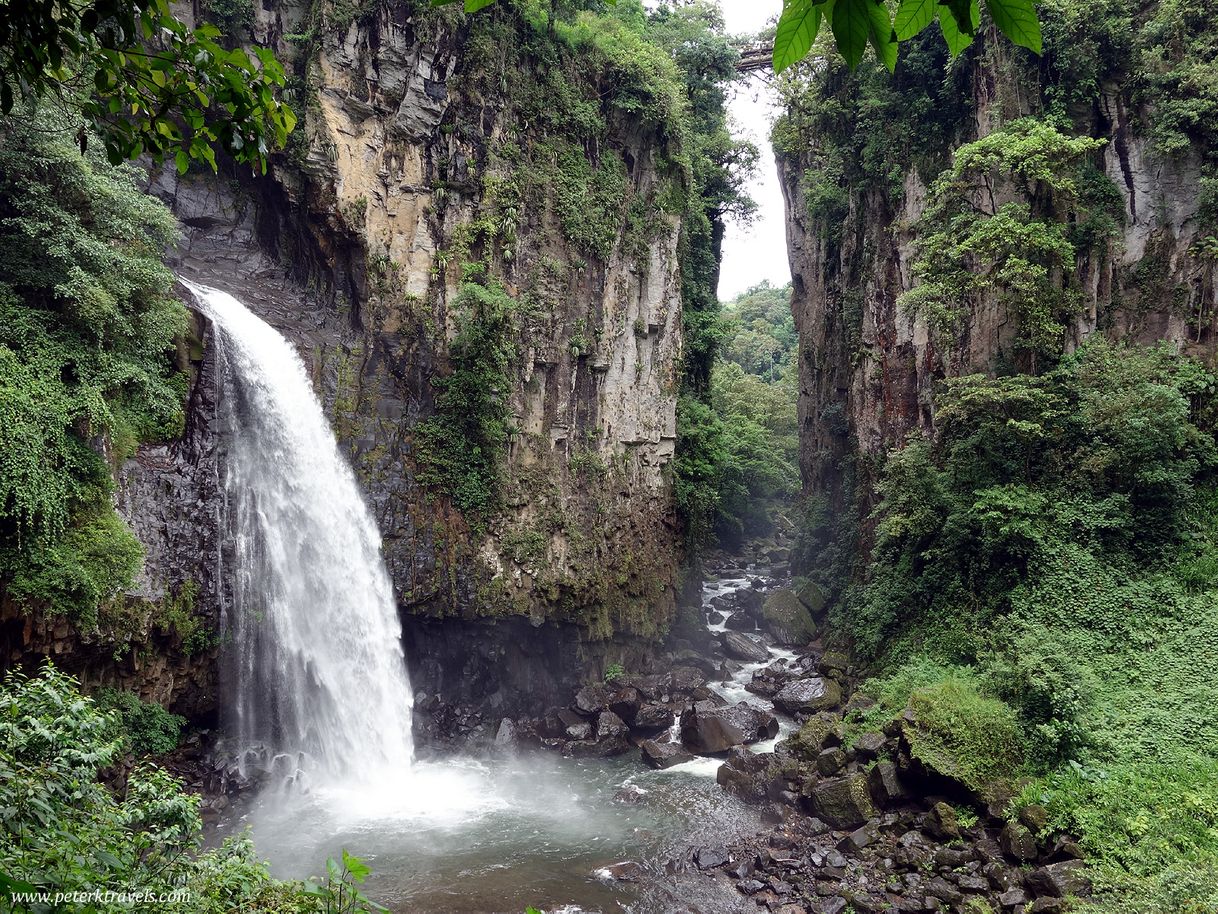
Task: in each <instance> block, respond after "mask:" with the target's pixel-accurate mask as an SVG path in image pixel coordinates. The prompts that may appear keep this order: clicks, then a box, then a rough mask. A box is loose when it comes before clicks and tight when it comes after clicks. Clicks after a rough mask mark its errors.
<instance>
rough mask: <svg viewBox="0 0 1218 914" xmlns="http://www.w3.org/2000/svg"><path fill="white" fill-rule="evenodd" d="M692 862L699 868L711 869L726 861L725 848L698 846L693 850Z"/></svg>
mask: <svg viewBox="0 0 1218 914" xmlns="http://www.w3.org/2000/svg"><path fill="white" fill-rule="evenodd" d="M694 862H695V863H696V864H698V869H700V870H711V869H714V868H715V867H717V866H723V865H724V864H726V863H727V862H728V856H727V849H726V848H722V847H700V848H698V849H697V850H696V851H694Z"/></svg>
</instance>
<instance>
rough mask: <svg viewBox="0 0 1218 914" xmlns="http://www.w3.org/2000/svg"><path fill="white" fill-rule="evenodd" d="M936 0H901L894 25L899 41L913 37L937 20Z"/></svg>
mask: <svg viewBox="0 0 1218 914" xmlns="http://www.w3.org/2000/svg"><path fill="white" fill-rule="evenodd" d="M937 6H938V4H937V2H936V0H901V5H900V6H899V7H897V15H896V18H895V19H894V20H893V23H892V27H893V30H894V31H895V32H896V33H897V40H898V41H905V40H907V39H909V38H913V36H914V35H916V34H918V32H920V31H922V30H923V29H924V28H926V27H927V26H928V25H930V24H931V23H932V22H934V21H935V10H936V8H937Z"/></svg>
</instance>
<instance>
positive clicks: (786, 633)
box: [761, 587, 816, 646]
mask: <svg viewBox="0 0 1218 914" xmlns="http://www.w3.org/2000/svg"><path fill="white" fill-rule="evenodd" d="M761 617H762V623H763V625H764V626H765V628H766V630H767V631H769V633H770V634H771V635H773V636H774V639H775V640H776V641H777V642H778V643H779V644H786V645H792V646H795V645H803V644H807V643H808V642H809V641H811V640H812V639H813V638H815V637H816V623H815V622H813V621H812V614H811V613H809V612H808V608H807V607H806V606H804V605H803V603H801V602H800V601H799V597H797V596H796V595H795V591H793V590H790V589H788V588H785V587H784V588H782V589H780V590H776V591H774V592H773V593H772V594H770V595H769V596H768V597H766V599H765V603H764V604H762V607H761Z"/></svg>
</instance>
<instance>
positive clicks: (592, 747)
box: [563, 734, 631, 758]
mask: <svg viewBox="0 0 1218 914" xmlns="http://www.w3.org/2000/svg"><path fill="white" fill-rule="evenodd" d="M630 748H631V747H630V741H629V740H628V739H626V737H625V735H623V734H613V735H610V736H606V737H603V738H601V739H585V740H575V741H573V742H569V743H567V744H566V745H565V746H563V754H564V755H568V756H570V757H572V758H608V757H610V756H612V755H622V754H624V753H626V752H629V751H630Z"/></svg>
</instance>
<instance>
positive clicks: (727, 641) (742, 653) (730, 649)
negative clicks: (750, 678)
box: [719, 632, 770, 663]
mask: <svg viewBox="0 0 1218 914" xmlns="http://www.w3.org/2000/svg"><path fill="white" fill-rule="evenodd" d="M719 640H720V642H721V643H722V644H723V652H724V653H725V654H727V655H728V656H729V657H732V658H734V659H736V660H743V661H744V662H746V663H762V662H764V661H765V660H767V659H769V656H770V652H769V651H768V650H766V649H765V648H764V647H762V646H761V645H760V644H758V643H757V642H756V641H754V640H753V639H752V638H750V637H749V636H748V635H742V634H740V632H724V633H723V634H722V635H720V636H719Z"/></svg>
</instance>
